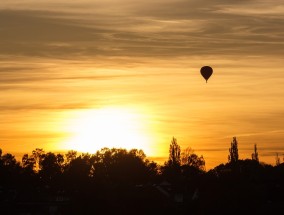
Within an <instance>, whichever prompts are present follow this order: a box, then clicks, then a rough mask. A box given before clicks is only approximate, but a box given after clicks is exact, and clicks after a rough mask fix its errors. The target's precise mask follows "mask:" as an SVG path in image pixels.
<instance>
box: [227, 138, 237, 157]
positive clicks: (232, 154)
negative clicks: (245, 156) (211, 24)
mask: <svg viewBox="0 0 284 215" xmlns="http://www.w3.org/2000/svg"><path fill="white" fill-rule="evenodd" d="M229 153H230V154H229V156H228V161H229V163H237V162H238V160H239V151H238V141H237V138H236V137H233V141H232V142H231V148H229Z"/></svg>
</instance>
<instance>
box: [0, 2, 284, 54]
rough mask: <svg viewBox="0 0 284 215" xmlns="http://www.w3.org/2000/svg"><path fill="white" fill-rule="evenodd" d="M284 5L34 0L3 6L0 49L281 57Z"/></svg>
mask: <svg viewBox="0 0 284 215" xmlns="http://www.w3.org/2000/svg"><path fill="white" fill-rule="evenodd" d="M28 2H32V1H28ZM30 4H31V3H30ZM55 5H57V6H58V5H62V6H63V5H65V7H60V6H59V7H55ZM254 6H256V9H248V8H254ZM3 7H4V6H2V8H3ZM6 8H9V7H8V6H7V5H6ZM15 8H16V9H17V7H16V6H15ZM274 9H275V13H273V11H274ZM282 10H283V8H282V7H281V5H280V4H276V5H268V4H267V3H266V4H264V3H263V2H262V1H238V2H237V3H236V2H235V1H224V0H223V1H221V0H219V1H214V2H213V1H208V0H203V1H184V0H178V1H163V2H161V1H155V2H152V1H145V2H144V1H143V2H137V1H129V0H125V1H114V0H112V1H106V2H104V3H102V2H98V1H95V2H93V1H84V2H80V3H74V2H65V1H61V2H55V1H49V3H48V4H46V7H44V6H40V4H37V3H35V6H34V7H31V9H30V10H29V9H27V8H26V7H23V6H19V7H18V10H15V9H14V10H11V6H10V10H2V11H0V24H1V26H2V32H1V34H0V39H1V51H0V54H2V55H21V56H40V57H47V58H74V57H81V58H82V57H94V58H96V57H98V56H114V57H118V56H127V57H129V56H139V57H145V56H148V57H149V56H151V57H155V58H164V57H178V56H196V55H224V56H225V55H227V56H235V55H240V54H246V55H253V54H256V53H257V54H258V55H262V56H266V55H279V54H283V50H284V49H283V48H281V47H282V46H283V34H284V30H282V26H283V22H284V20H283V16H282V13H281V12H282ZM259 11H266V12H262V13H261V12H259ZM256 14H257V16H258V17H257V19H256V17H255V15H256ZM267 14H270V15H271V16H270V15H269V16H268V15H267ZM272 15H273V16H272Z"/></svg>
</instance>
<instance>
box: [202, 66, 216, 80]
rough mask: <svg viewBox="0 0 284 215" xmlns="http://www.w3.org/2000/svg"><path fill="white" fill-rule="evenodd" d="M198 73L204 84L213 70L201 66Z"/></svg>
mask: <svg viewBox="0 0 284 215" xmlns="http://www.w3.org/2000/svg"><path fill="white" fill-rule="evenodd" d="M200 73H201V75H202V76H203V78H204V79H205V80H206V83H207V80H208V79H209V78H210V76H211V75H212V73H213V69H212V68H211V67H210V66H203V67H202V68H201V69H200Z"/></svg>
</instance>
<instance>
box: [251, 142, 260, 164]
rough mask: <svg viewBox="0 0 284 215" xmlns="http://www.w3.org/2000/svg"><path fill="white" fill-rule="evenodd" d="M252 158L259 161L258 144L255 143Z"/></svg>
mask: <svg viewBox="0 0 284 215" xmlns="http://www.w3.org/2000/svg"><path fill="white" fill-rule="evenodd" d="M251 159H252V160H255V161H257V162H259V159H258V152H257V146H256V144H254V153H252V154H251Z"/></svg>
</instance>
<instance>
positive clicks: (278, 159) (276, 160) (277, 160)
mask: <svg viewBox="0 0 284 215" xmlns="http://www.w3.org/2000/svg"><path fill="white" fill-rule="evenodd" d="M275 164H276V166H279V165H280V158H279V156H278V153H276V155H275Z"/></svg>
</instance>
